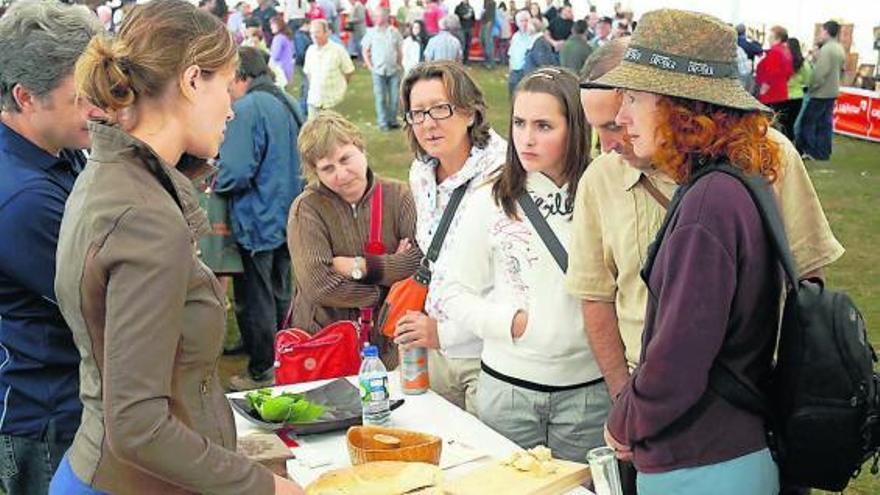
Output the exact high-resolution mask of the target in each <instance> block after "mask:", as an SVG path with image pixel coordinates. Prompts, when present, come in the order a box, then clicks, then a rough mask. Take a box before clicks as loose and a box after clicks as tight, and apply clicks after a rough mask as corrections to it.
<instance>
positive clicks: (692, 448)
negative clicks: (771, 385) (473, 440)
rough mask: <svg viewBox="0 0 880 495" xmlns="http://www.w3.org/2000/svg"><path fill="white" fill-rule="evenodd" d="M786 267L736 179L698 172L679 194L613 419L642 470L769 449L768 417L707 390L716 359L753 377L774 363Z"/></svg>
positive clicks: (743, 375)
mask: <svg viewBox="0 0 880 495" xmlns="http://www.w3.org/2000/svg"><path fill="white" fill-rule="evenodd" d="M781 280H782V278H781V272H780V270H779V265H778V263H777V262H776V258H775V256H774V255H773V253H772V250H771V246H770V240H769V237H768V236H767V235H766V234H765V232H764V228H763V226H762V223H761V218H760V216H759V213H758V210H757V208H756V207H755V205H754V203H753V202H752V199H751V197H750V196H749V193H748V191H747V190H746V188H745V186H743V185H742V184H741V183H740V182H739V181H738V180H737V179H735V178H733V177H730V176H728V175H725V174H723V173H720V172H716V173H710V174H708V175H706V176H705V177H703V178H702V179H700V180H699V181H698V182H697V183H696V184H695V185H694V186H693V188H691V190H689V191H688V192H687V193H686V194H685V195H684V197H683V198H682V201H681V206H680V209H679V211H678V218H677V220H676V221H674V222H673V223H672V224H671V225H670V227H669V229H668V230H667V231H666V235H665V237H664V239H663V243H662V244H661V247H660V251H659V252H658V254H657V258H656V260H655V263H654V267H653V270H652V272H651V274H650V280H649V283H648V292H649V295H648V308H647V315H646V320H645V332H644V336H643V347H642V356H641V364H640V365H639V367H638V368H637V369H636V370H635V372H634V373H633V376H632V377H631V378H630V381H629V382H628V383H627V385H626V387H624V389H623V392H622V393H621V395H620V396H619V397H618V399H617V402H615V404H614V406H613V408H612V410H611V413H610V416H609V418H608V429H609V431H610V433H611V434H612V436H614V437H615V438H616V439H617V440H619V441H622V442H623V443H625V444H629V445H631V446H632V447H633V453H634V463H635V466H636V469H638V470H639V471H640V472H646V473H656V472H666V471H671V470H674V469H679V468H685V467H695V466H701V465H707V464H714V463H718V462H722V461H726V460H730V459H733V458H736V457H739V456H742V455H745V454H748V453H751V452H755V451H757V450H760V449H762V448H764V447H766V442H765V439H764V427H763V422H762V420H761V418H759V417H758V416H756V415H753V414H751V413H748V412H746V411H743V410H741V409H737V408H734V407H732V406H731V405H730V404H728V403H727V402H726V401H725V400H724V399H722V398H720V397H718V396H717V395H715V394H714V393H713V392H712V391H711V390H709V388H708V377H709V370H710V368H711V367H712V364H713V362H714V361H715V360H716V359H720V360H721V361H722V362H724V363H725V364H726V365H727V366H728V368H730V369H731V370H732V371H733V372H734V373H735V374H736V375H738V376H739V377H740V378H741V379H743V380H745V381H748V382H751V383H754V382H757V381H758V380H761V379H762V378H764V377H766V375H767V373H768V372H769V370H770V362H771V359H772V353H773V347H774V344H775V341H776V333H777V321H778V314H779V299H780V294H781V293H780V290H781Z"/></svg>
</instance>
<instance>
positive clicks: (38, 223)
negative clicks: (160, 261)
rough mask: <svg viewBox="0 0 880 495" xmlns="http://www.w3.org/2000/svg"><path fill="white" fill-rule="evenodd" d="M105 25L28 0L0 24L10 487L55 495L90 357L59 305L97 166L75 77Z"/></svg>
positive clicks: (2, 299) (0, 281) (1, 428)
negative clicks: (82, 363) (65, 256)
mask: <svg viewBox="0 0 880 495" xmlns="http://www.w3.org/2000/svg"><path fill="white" fill-rule="evenodd" d="M101 29H102V28H101V24H100V22H99V21H98V19H97V17H95V16H94V15H93V14H92V13H91V12H89V11H88V9H86V8H85V7H83V6H68V5H64V4H62V3H60V2H56V1H48V0H38V1H31V0H22V1H19V2H17V3H15V4H13V5H12V7H10V9H9V10H8V11H7V12H6V14H5V15H4V16H3V17H2V18H0V176H2V177H3V180H2V181H0V232H3V233H4V239H3V242H2V243H0V349H2V356H0V360H2V361H3V365H2V366H0V404H2V415H0V483H2V486H3V490H4V491H5V492H6V493H7V494H8V495H17V494H27V495H35V494H37V495H38V494H45V493H47V492H48V489H49V480H50V479H51V478H52V475H53V474H54V472H55V469H56V468H57V467H58V464H59V463H60V461H61V458H62V456H63V455H64V452H65V451H66V450H67V448H68V447H69V446H70V443H71V441H72V440H73V436H74V434H75V433H76V430H77V428H78V427H79V422H80V415H81V413H82V405H81V403H80V400H79V372H78V369H79V360H80V357H79V353H78V352H77V350H76V347H75V346H74V343H73V339H72V334H71V332H70V329H69V328H68V327H67V325H66V324H65V322H64V319H63V318H62V316H61V313H60V311H59V310H58V305H57V303H56V299H55V290H54V282H55V248H56V244H57V241H58V229H59V227H60V225H61V217H62V215H63V213H64V203H65V201H66V200H67V196H68V195H69V193H70V190H71V188H72V187H73V183H74V180H75V179H76V176H77V174H78V173H79V171H80V170H81V168H82V166H83V165H84V164H85V159H84V156H83V155H82V152H81V151H79V150H82V149H84V148H87V147H88V146H89V144H90V139H89V133H88V130H87V128H86V121H87V119H91V118H100V117H101V116H102V113H101V112H100V111H99V110H98V109H97V108H95V107H94V106H93V105H91V104H89V103H88V102H85V101H81V100H78V99H77V98H76V94H75V90H74V81H73V69H74V64H75V63H76V60H77V59H78V58H79V56H80V55H81V54H82V52H83V51H84V50H85V48H86V45H87V44H88V43H89V40H90V39H91V38H92V36H94V35H95V34H96V33H98V32H100V31H101Z"/></svg>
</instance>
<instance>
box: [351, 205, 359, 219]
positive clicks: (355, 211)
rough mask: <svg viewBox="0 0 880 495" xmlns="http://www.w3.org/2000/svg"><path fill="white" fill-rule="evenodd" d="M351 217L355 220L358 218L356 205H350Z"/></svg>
mask: <svg viewBox="0 0 880 495" xmlns="http://www.w3.org/2000/svg"><path fill="white" fill-rule="evenodd" d="M351 216H353V217H354V218H355V219H357V217H358V209H357V205H351Z"/></svg>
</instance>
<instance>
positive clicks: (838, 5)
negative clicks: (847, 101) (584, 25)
mask: <svg viewBox="0 0 880 495" xmlns="http://www.w3.org/2000/svg"><path fill="white" fill-rule="evenodd" d="M578 1H579V0H574V1H573V2H572V5H575V3H577V2H578ZM581 1H583V2H586V1H587V0H581ZM614 3H615V0H593V4H594V5H596V7H597V10H598V11H599V12H600V13H605V12H614ZM620 3H621V5H622V6H623V7H624V8H629V9H630V10H632V11H633V12H634V13H635V17H636V19H638V18H639V16H641V15H642V14H644V13H645V12H647V11H649V10H654V9H659V8H664V7H666V8H676V9H687V10H695V11H699V12H705V13H707V14H711V15H714V16H716V17H719V18H721V19H723V20H725V21H728V22H730V23H732V24H738V23H740V22H741V23H743V24H745V25H747V26H751V27H760V26H762V25H763V26H764V27H765V29H766V30H769V29H770V27H772V26H774V25H777V24H778V25H780V26H782V27H784V28H786V29H787V30H788V35H789V36H793V37H796V38H798V39H799V40H800V41H801V42H802V43H804V44H805V45H806V46H809V45H811V44H812V43H813V31H814V29H815V25H816V23H822V22H825V21H827V20H829V19H834V20H836V21H838V22H842V23H851V24H854V25H855V26H854V31H853V48H852V50H853V51H855V52H857V53H858V54H859V60H860V62H861V63H877V52H876V51H874V26H880V0H769V1H768V0H709V1H707V0H624V1H622V2H620Z"/></svg>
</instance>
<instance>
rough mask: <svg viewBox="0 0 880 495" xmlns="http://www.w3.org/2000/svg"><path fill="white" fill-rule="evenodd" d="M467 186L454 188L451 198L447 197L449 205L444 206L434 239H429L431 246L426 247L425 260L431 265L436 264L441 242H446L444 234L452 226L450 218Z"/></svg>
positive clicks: (466, 184) (453, 214) (466, 183)
mask: <svg viewBox="0 0 880 495" xmlns="http://www.w3.org/2000/svg"><path fill="white" fill-rule="evenodd" d="M468 184H470V181H467V182H465V183H464V184H462V185H460V186H458V187H456V188H455V190H454V191H452V196H450V197H449V203H447V204H446V209H445V210H443V216H442V217H440V224H439V225H438V226H437V232H434V237H433V238H432V239H431V245H430V246H429V247H428V253H427V254H426V255H425V258H426V259H427V260H428V261H430V262H431V263H434V262H436V261H437V258H438V257H439V256H440V248H441V247H442V246H443V241H444V240H446V234H448V233H449V226H450V225H452V218H453V217H454V216H455V210H457V209H458V205H460V204H461V200H462V198H464V193H465V192H467V188H468Z"/></svg>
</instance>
